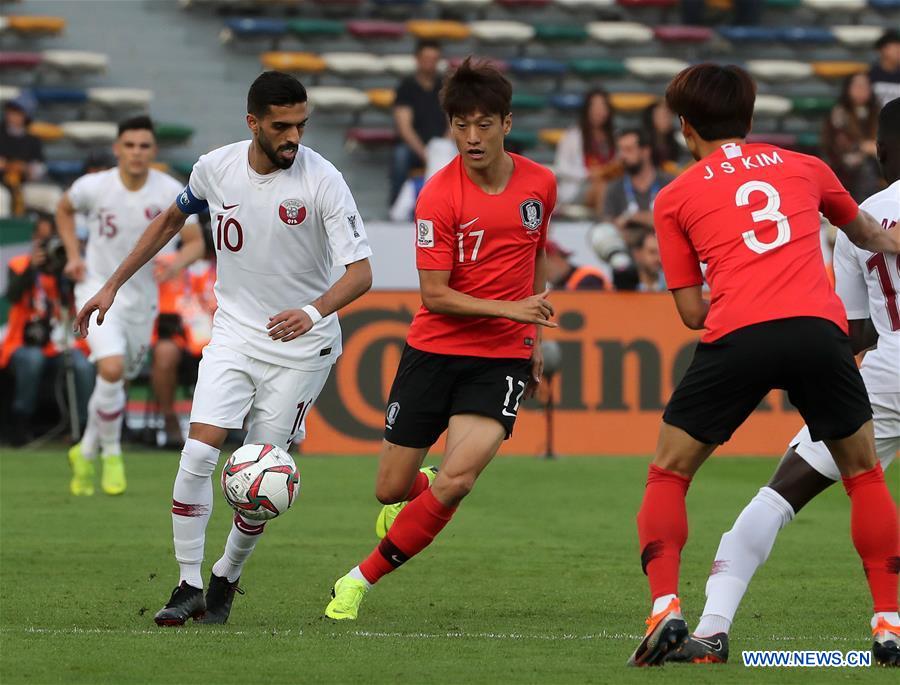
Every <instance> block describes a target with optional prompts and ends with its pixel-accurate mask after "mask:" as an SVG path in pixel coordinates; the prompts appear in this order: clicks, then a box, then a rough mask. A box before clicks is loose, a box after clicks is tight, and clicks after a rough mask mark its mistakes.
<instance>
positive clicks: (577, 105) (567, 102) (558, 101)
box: [550, 93, 584, 112]
mask: <svg viewBox="0 0 900 685" xmlns="http://www.w3.org/2000/svg"><path fill="white" fill-rule="evenodd" d="M583 102H584V94H583V93H557V94H556V95H552V96H551V97H550V105H551V106H552V107H553V108H554V109H558V110H560V111H563V112H574V111H576V110H578V109H581V103H583Z"/></svg>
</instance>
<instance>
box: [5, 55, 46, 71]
mask: <svg viewBox="0 0 900 685" xmlns="http://www.w3.org/2000/svg"><path fill="white" fill-rule="evenodd" d="M43 61H44V56H43V55H42V54H41V53H40V52H20V51H6V50H4V51H3V52H0V69H22V70H24V69H35V68H37V67H38V66H39V65H40V64H41V62H43Z"/></svg>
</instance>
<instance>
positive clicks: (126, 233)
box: [56, 116, 203, 495]
mask: <svg viewBox="0 0 900 685" xmlns="http://www.w3.org/2000/svg"><path fill="white" fill-rule="evenodd" d="M156 150H157V147H156V136H155V135H154V132H153V122H152V121H151V120H150V117H147V116H138V117H134V118H132V119H128V120H126V121H123V122H122V123H121V124H119V135H118V138H116V142H115V143H114V144H113V152H114V153H115V155H116V158H117V159H118V166H115V167H113V168H112V169H107V170H105V171H98V172H96V173H93V174H86V175H84V176H82V177H81V178H79V179H78V180H77V181H75V183H73V184H72V187H71V188H69V190H68V191H67V192H66V193H65V194H64V195H63V197H62V199H61V200H60V201H59V205H58V206H57V208H56V225H57V226H58V227H59V236H60V238H62V241H63V243H64V244H65V247H66V257H67V261H66V267H65V274H66V276H68V277H69V278H71V279H72V280H73V281H75V284H76V285H75V300H76V302H77V303H78V305H79V306H81V305H83V304H84V303H85V302H86V301H87V299H88V298H89V297H91V296H92V295H93V294H94V293H96V292H97V291H98V290H99V289H100V288H101V286H102V285H103V283H104V281H106V279H108V278H109V277H110V276H111V275H112V273H113V271H115V269H116V267H117V266H118V265H119V264H120V263H121V262H122V260H123V259H125V257H126V256H127V255H128V253H129V252H131V249H132V248H133V247H134V246H135V243H137V241H138V239H139V238H140V236H141V234H142V233H143V232H144V229H146V228H147V225H148V224H149V223H150V221H151V220H152V219H153V218H154V217H155V216H156V215H157V214H159V213H160V212H161V211H162V210H163V208H164V207H165V206H167V205H168V204H169V203H170V202H171V201H172V196H173V195H175V194H176V193H178V192H179V190H181V184H180V183H179V182H178V181H176V180H175V179H174V178H172V177H171V176H169V175H167V174H164V173H162V172H161V171H157V170H156V169H153V168H151V166H150V165H151V164H152V163H153V160H154V159H155V158H156ZM76 212H83V213H85V214H87V215H88V217H89V220H90V221H89V225H90V237H89V239H88V244H87V254H86V255H85V258H84V259H82V258H81V250H80V245H79V244H78V237H77V236H76V235H75V214H76ZM173 236H174V234H173ZM170 237H171V236H170ZM181 238H182V249H181V251H180V254H178V255H177V256H176V258H175V264H174V266H173V268H174V269H179V268H183V267H185V266H187V265H188V264H189V263H191V262H192V261H194V260H196V259H198V258H199V257H201V256H202V255H203V238H202V236H201V235H200V227H199V224H198V223H197V220H196V217H193V218H192V219H191V220H190V224H189V225H188V226H185V228H184V230H183V231H182V232H181ZM158 290H159V289H158V286H157V284H156V281H155V280H154V278H153V267H152V266H150V265H148V266H146V267H144V268H142V269H141V270H140V271H138V272H137V273H136V274H135V276H134V278H133V279H131V280H130V281H129V282H128V283H127V284H125V285H124V286H123V288H122V292H121V293H120V294H119V299H118V301H117V302H116V306H115V307H114V308H112V309H111V310H110V312H109V316H107V320H106V325H105V326H103V328H94V329H92V330H91V334H90V336H89V337H88V344H89V345H90V348H91V361H92V362H95V363H96V366H97V381H96V383H95V385H94V392H93V393H92V394H91V399H90V401H89V403H88V420H87V426H86V428H85V431H84V435H83V436H82V437H81V442H79V443H78V444H77V445H74V446H73V447H72V448H71V449H70V450H69V463H70V465H71V467H72V481H71V483H70V485H69V487H70V490H71V492H72V494H73V495H93V494H94V461H95V460H96V458H97V453H98V451H99V452H100V454H101V456H102V459H101V463H102V465H103V471H102V475H101V478H100V486H101V487H102V488H103V492H105V493H106V494H108V495H119V494H122V493H123V492H125V487H126V481H125V466H124V464H123V462H122V443H121V436H122V419H123V414H124V411H125V380H126V379H129V380H130V379H132V378H134V377H135V376H136V375H137V374H138V372H139V371H140V369H141V365H142V363H143V361H144V357H145V356H146V354H147V351H148V350H149V349H150V339H151V336H152V333H153V322H154V321H155V320H156V313H157V312H156V310H157V299H158Z"/></svg>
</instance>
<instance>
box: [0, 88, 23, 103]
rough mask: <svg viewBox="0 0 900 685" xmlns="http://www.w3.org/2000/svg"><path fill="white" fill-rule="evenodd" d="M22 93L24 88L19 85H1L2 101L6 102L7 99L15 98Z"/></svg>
mask: <svg viewBox="0 0 900 685" xmlns="http://www.w3.org/2000/svg"><path fill="white" fill-rule="evenodd" d="M21 94H22V89H21V88H19V87H17V86H3V85H0V102H6V101H7V100H15V99H16V98H17V97H19V95H21Z"/></svg>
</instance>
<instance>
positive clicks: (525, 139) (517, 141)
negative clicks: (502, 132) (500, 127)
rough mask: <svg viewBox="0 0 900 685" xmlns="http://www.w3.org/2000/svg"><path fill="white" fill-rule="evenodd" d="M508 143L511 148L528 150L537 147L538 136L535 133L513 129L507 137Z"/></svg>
mask: <svg viewBox="0 0 900 685" xmlns="http://www.w3.org/2000/svg"><path fill="white" fill-rule="evenodd" d="M506 143H507V144H508V145H509V146H512V147H516V148H518V149H520V150H527V149H529V148H533V147H536V146H537V144H538V135H537V133H535V132H534V131H522V130H519V129H513V130H512V131H510V132H509V134H508V135H507V136H506Z"/></svg>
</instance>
